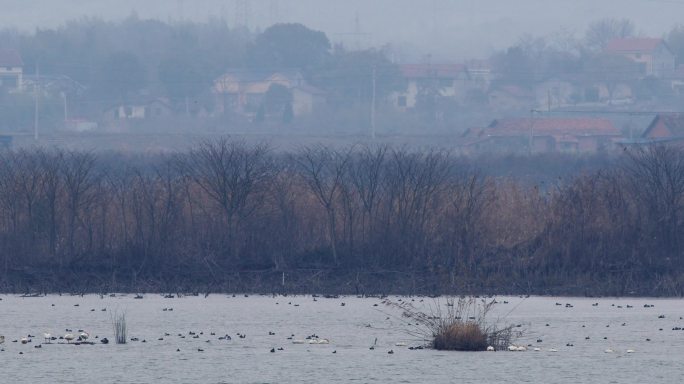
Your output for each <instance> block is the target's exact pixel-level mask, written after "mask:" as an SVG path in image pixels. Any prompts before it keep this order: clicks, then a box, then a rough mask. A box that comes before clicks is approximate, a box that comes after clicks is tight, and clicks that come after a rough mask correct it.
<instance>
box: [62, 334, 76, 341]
mask: <svg viewBox="0 0 684 384" xmlns="http://www.w3.org/2000/svg"><path fill="white" fill-rule="evenodd" d="M75 338H76V337H74V334H73V333H67V334H66V335H64V340H66V341H67V343H70V342H71V340H73V339H75Z"/></svg>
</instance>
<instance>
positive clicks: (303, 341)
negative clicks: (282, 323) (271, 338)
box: [292, 339, 306, 344]
mask: <svg viewBox="0 0 684 384" xmlns="http://www.w3.org/2000/svg"><path fill="white" fill-rule="evenodd" d="M305 343H306V340H301V339H296V340H292V344H305Z"/></svg>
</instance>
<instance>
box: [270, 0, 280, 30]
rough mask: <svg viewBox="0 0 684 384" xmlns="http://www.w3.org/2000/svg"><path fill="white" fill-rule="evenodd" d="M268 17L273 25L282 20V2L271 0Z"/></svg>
mask: <svg viewBox="0 0 684 384" xmlns="http://www.w3.org/2000/svg"><path fill="white" fill-rule="evenodd" d="M268 18H269V21H270V23H271V25H273V24H275V23H277V22H279V21H280V4H279V2H278V0H271V2H270V3H269V7H268Z"/></svg>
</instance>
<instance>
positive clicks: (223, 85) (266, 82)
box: [212, 69, 325, 117]
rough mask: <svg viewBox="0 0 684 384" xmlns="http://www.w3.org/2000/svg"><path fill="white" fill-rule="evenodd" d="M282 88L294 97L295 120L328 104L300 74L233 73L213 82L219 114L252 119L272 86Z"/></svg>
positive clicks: (248, 71) (286, 72)
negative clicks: (237, 115)
mask: <svg viewBox="0 0 684 384" xmlns="http://www.w3.org/2000/svg"><path fill="white" fill-rule="evenodd" d="M276 84H277V85H282V86H284V87H285V88H287V89H288V90H289V91H290V92H291V93H292V111H293V113H294V116H303V115H308V114H311V113H312V112H313V111H314V110H315V109H316V107H317V106H318V105H320V104H322V103H324V102H325V93H324V92H323V91H321V90H319V89H318V88H315V87H313V86H311V85H309V84H307V83H306V81H305V80H304V77H303V76H302V74H301V73H300V72H298V71H277V72H271V71H258V70H244V69H233V70H229V71H226V72H225V73H224V74H223V75H221V76H220V77H219V78H217V79H216V80H214V85H213V88H212V91H213V93H214V95H215V98H216V108H215V110H216V112H218V113H228V112H232V113H237V114H242V115H246V116H250V117H253V116H254V115H255V114H256V113H257V111H258V110H259V107H260V106H261V105H262V103H263V101H264V97H265V96H266V93H267V92H268V90H269V89H270V88H271V86H273V85H276Z"/></svg>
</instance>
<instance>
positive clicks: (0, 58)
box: [0, 49, 24, 90]
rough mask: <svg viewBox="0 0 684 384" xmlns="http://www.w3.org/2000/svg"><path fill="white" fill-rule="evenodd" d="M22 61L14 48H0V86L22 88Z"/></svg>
mask: <svg viewBox="0 0 684 384" xmlns="http://www.w3.org/2000/svg"><path fill="white" fill-rule="evenodd" d="M23 76H24V62H23V61H22V59H21V55H20V54H19V52H17V51H16V50H14V49H7V50H0V88H5V89H7V90H21V89H23Z"/></svg>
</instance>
